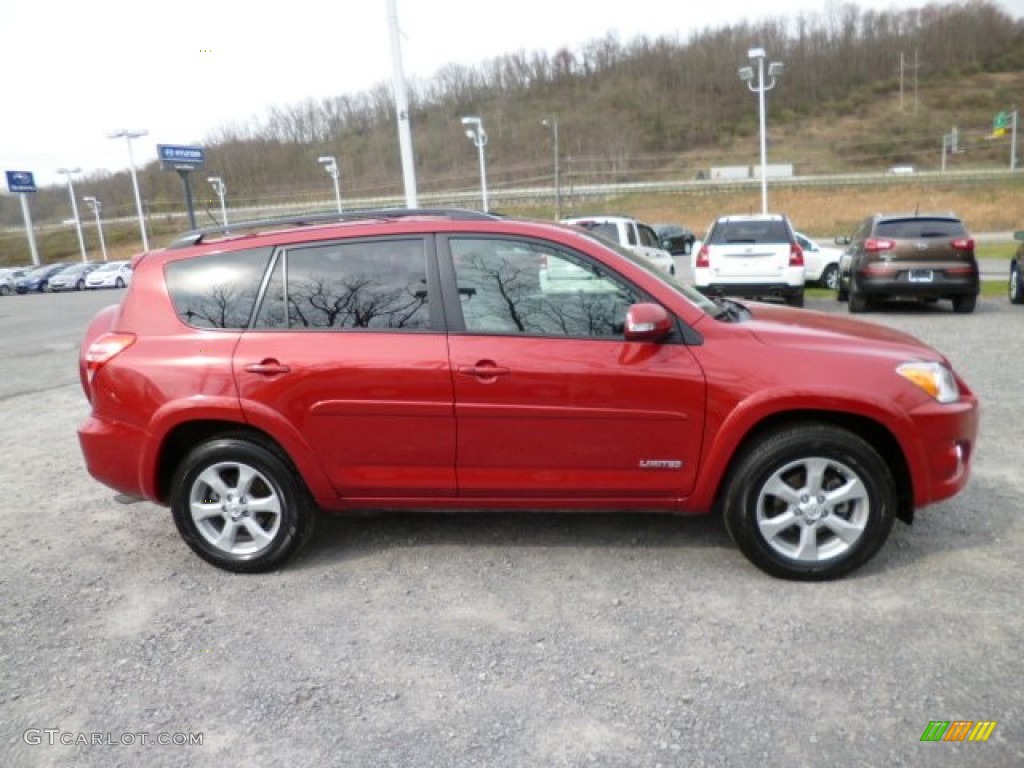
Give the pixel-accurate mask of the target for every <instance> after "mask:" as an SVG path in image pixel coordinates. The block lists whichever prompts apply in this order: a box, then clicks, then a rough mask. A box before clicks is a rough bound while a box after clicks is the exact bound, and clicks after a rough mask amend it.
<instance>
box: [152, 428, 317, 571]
mask: <svg viewBox="0 0 1024 768" xmlns="http://www.w3.org/2000/svg"><path fill="white" fill-rule="evenodd" d="M171 511H172V512H173V514H174V522H175V524H176V525H177V527H178V532H179V533H180V534H181V537H182V538H183V539H184V540H185V542H186V543H187V544H188V545H189V546H190V547H191V548H192V549H193V551H195V553H196V554H197V555H199V556H200V557H201V558H203V559H204V560H206V561H207V562H209V563H212V564H213V565H216V566H217V567H218V568H223V569H225V570H228V571H239V572H248V573H255V572H261V571H269V570H272V569H274V568H277V567H279V566H281V565H282V564H284V563H285V561H287V560H288V559H289V558H291V557H292V556H294V555H295V554H296V553H297V552H298V551H299V550H300V549H301V548H302V546H303V545H304V544H305V543H306V542H307V541H308V540H309V538H310V536H311V535H312V533H313V529H314V528H315V525H316V519H317V510H316V508H315V506H314V504H313V503H312V501H311V500H310V498H309V495H308V493H307V491H306V489H305V486H304V485H303V483H302V481H301V479H300V478H299V477H298V475H297V473H296V471H295V469H294V468H292V466H291V464H290V463H289V462H288V461H287V460H286V459H285V458H284V457H282V456H281V455H279V454H278V453H277V452H276V451H274V450H271V449H270V448H269V447H267V446H264V445H262V444H260V443H257V442H254V441H252V440H250V439H248V437H244V436H227V437H221V438H217V439H214V440H211V441H209V442H207V443H203V444H201V445H199V446H198V447H196V448H195V449H193V450H192V452H191V453H189V454H188V456H186V457H185V459H184V461H182V463H181V465H180V466H179V467H178V470H177V471H176V472H175V474H174V479H173V485H172V489H171Z"/></svg>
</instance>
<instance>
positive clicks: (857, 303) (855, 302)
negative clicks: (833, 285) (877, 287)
mask: <svg viewBox="0 0 1024 768" xmlns="http://www.w3.org/2000/svg"><path fill="white" fill-rule="evenodd" d="M847 306H848V308H849V310H850V312H854V313H857V312H867V311H868V297H867V296H865V295H864V294H863V293H861V292H860V291H858V290H857V289H856V288H854V287H853V286H852V285H851V286H850V296H849V304H848V305H847Z"/></svg>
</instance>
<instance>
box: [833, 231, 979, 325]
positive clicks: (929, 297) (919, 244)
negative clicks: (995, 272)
mask: <svg viewBox="0 0 1024 768" xmlns="http://www.w3.org/2000/svg"><path fill="white" fill-rule="evenodd" d="M836 242H837V243H839V244H840V245H845V246H846V250H844V251H843V255H842V256H841V257H840V259H839V284H838V286H837V287H836V298H837V299H838V300H839V301H846V302H848V306H849V309H850V311H851V312H864V311H865V310H867V309H868V308H869V307H870V306H871V304H872V303H873V302H874V301H875V300H877V299H885V298H914V299H924V300H926V301H936V300H938V299H950V300H951V301H952V302H953V310H954V311H955V312H973V311H974V307H975V305H976V304H977V301H978V291H979V288H980V284H979V281H978V262H977V259H975V257H974V239H973V238H972V237H971V235H970V233H968V231H967V228H966V227H965V226H964V223H963V222H962V221H961V220H960V219H959V218H957V217H956V216H955V215H953V214H952V213H947V214H917V213H910V214H898V215H886V214H881V213H876V214H875V215H873V216H869V217H868V218H866V219H864V221H862V222H861V224H860V226H858V227H857V230H856V231H855V232H854V233H853V236H852V237H837V238H836Z"/></svg>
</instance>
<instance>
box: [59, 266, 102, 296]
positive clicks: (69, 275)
mask: <svg viewBox="0 0 1024 768" xmlns="http://www.w3.org/2000/svg"><path fill="white" fill-rule="evenodd" d="M98 266H99V265H98V264H89V263H82V264H70V265H68V266H67V267H65V268H64V269H62V270H61V271H60V272H58V273H57V274H55V275H54V276H53V277H51V278H50V290H51V291H83V290H85V278H86V277H88V276H89V273H90V272H92V271H93V270H94V269H96V267H98Z"/></svg>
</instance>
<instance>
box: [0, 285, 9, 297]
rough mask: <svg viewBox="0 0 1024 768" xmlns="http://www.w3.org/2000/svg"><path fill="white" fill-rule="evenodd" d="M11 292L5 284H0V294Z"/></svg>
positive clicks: (5, 294)
mask: <svg viewBox="0 0 1024 768" xmlns="http://www.w3.org/2000/svg"><path fill="white" fill-rule="evenodd" d="M10 293H11V289H10V288H9V287H8V286H6V285H0V296H8V295H10Z"/></svg>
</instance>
